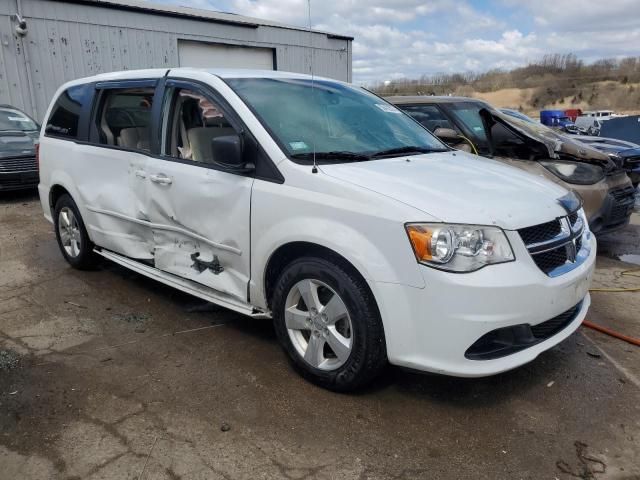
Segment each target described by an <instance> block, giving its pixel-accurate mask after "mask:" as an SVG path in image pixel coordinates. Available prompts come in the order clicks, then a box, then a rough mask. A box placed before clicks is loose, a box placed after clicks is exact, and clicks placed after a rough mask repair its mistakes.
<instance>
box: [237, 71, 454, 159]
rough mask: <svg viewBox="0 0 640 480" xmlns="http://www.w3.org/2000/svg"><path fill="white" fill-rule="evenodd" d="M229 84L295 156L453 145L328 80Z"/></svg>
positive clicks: (363, 154) (354, 155)
mask: <svg viewBox="0 0 640 480" xmlns="http://www.w3.org/2000/svg"><path fill="white" fill-rule="evenodd" d="M227 83H228V84H229V85H230V86H231V88H233V89H234V90H235V92H236V93H237V94H238V95H239V96H240V97H241V98H242V99H243V100H244V102H245V103H246V104H247V105H248V106H249V107H250V108H251V109H252V110H253V111H254V113H255V114H256V115H257V116H258V118H259V119H260V121H261V122H262V124H263V125H264V126H265V127H266V128H267V130H269V131H270V133H271V135H272V136H273V137H274V139H275V140H276V141H277V142H278V144H279V145H280V147H281V148H282V149H283V150H284V151H285V152H286V153H287V155H288V156H289V157H290V158H293V159H299V160H309V158H312V156H313V152H314V150H315V155H316V158H317V159H318V160H325V161H327V160H329V161H332V162H335V161H362V160H369V159H371V158H373V157H376V156H377V157H381V156H384V155H385V154H387V155H388V156H393V155H394V154H406V155H410V154H418V153H423V152H432V151H445V150H447V147H446V146H445V145H444V144H443V143H442V142H440V141H439V140H438V139H436V138H435V137H434V136H433V135H431V134H430V133H429V132H428V131H427V130H425V129H424V128H422V127H421V126H420V125H419V124H418V123H416V122H415V121H414V120H412V119H411V118H410V117H409V116H407V115H405V114H404V113H402V112H401V111H400V110H398V109H397V108H396V107H394V106H392V105H390V104H388V103H386V102H385V101H384V100H382V99H380V98H378V97H376V96H375V95H373V94H371V93H369V92H367V91H366V90H364V89H361V88H358V87H353V86H350V85H345V84H342V83H338V82H332V81H327V80H316V81H315V82H314V83H313V86H312V83H311V80H310V79H274V78H237V79H229V80H227Z"/></svg>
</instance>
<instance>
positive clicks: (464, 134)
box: [388, 96, 635, 234]
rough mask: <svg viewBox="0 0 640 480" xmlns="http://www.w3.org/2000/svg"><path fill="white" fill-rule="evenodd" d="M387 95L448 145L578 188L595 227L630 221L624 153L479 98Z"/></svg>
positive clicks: (596, 230) (629, 186)
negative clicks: (602, 149)
mask: <svg viewBox="0 0 640 480" xmlns="http://www.w3.org/2000/svg"><path fill="white" fill-rule="evenodd" d="M388 100H389V101H391V102H392V103H394V104H395V105H397V106H398V107H399V108H401V109H402V110H404V111H405V112H406V113H408V114H409V115H411V116H412V117H413V118H414V119H416V120H417V121H418V122H419V123H421V124H422V125H423V126H424V127H426V128H427V129H428V130H429V131H431V132H433V133H434V134H435V135H436V136H438V137H439V138H440V139H442V140H443V141H445V142H446V143H447V144H448V145H450V146H453V147H455V148H462V149H465V150H467V151H472V152H473V153H476V154H478V155H482V156H486V157H491V158H495V159H496V160H499V161H501V162H503V163H506V164H509V165H513V166H515V167H518V168H520V169H522V170H526V171H527V172H530V173H533V174H534V175H537V176H540V177H544V178H547V179H549V180H552V181H554V182H556V183H557V184H559V185H562V186H563V187H564V188H566V189H568V190H571V191H574V192H575V193H577V194H578V195H579V196H580V197H581V198H582V200H583V202H584V209H585V212H586V215H587V218H588V219H589V225H590V228H591V231H592V232H594V233H596V234H601V233H608V232H611V231H614V230H616V229H619V228H621V227H624V226H626V225H627V224H628V223H629V218H630V217H631V213H632V212H633V207H634V202H635V200H634V195H635V189H634V187H633V185H632V184H631V180H630V179H629V177H628V176H627V174H626V171H625V170H624V169H623V168H622V163H623V160H622V159H612V158H611V157H610V156H609V155H607V154H606V153H603V152H599V151H598V150H595V149H593V148H591V147H589V146H588V145H585V144H583V143H581V142H578V141H576V140H573V139H572V137H568V136H566V135H565V134H562V133H559V132H556V131H554V130H552V129H550V128H548V127H546V126H544V125H542V124H540V123H538V122H532V121H530V120H528V119H522V118H520V116H514V115H513V114H505V113H503V112H500V111H498V110H497V109H495V108H493V107H491V106H490V105H488V104H487V103H485V102H483V101H481V100H476V99H473V98H465V97H420V96H418V97H391V98H389V99H388Z"/></svg>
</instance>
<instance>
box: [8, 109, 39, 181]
mask: <svg viewBox="0 0 640 480" xmlns="http://www.w3.org/2000/svg"><path fill="white" fill-rule="evenodd" d="M39 130H40V126H39V125H38V124H37V123H36V122H35V120H33V119H32V118H31V117H29V116H28V115H27V114H26V113H24V112H23V111H21V110H18V109H17V108H14V107H12V106H10V105H0V192H2V191H7V190H23V189H29V188H32V189H35V188H36V185H38V166H37V165H36V150H35V149H36V144H37V142H38V136H39V135H40V131H39Z"/></svg>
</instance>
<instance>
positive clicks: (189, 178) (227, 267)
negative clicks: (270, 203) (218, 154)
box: [148, 158, 253, 301]
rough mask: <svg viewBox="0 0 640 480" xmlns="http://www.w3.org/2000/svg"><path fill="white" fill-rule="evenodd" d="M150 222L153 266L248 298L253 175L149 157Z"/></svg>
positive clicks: (244, 298)
mask: <svg viewBox="0 0 640 480" xmlns="http://www.w3.org/2000/svg"><path fill="white" fill-rule="evenodd" d="M149 173H150V174H151V175H157V174H159V173H160V174H162V175H164V176H166V177H169V178H170V179H171V183H170V184H160V183H153V182H151V183H149V184H148V185H149V206H148V213H149V220H150V223H151V231H152V237H153V253H154V255H153V257H154V263H155V266H156V268H158V269H161V270H164V271H166V272H169V273H172V274H175V275H179V276H181V277H184V278H187V279H189V280H192V281H194V282H198V283H200V284H202V285H206V286H208V287H211V288H213V289H215V290H217V291H219V292H223V293H226V294H228V295H232V296H234V297H236V298H239V299H242V300H245V301H246V299H247V284H248V282H249V255H250V251H249V247H250V230H249V216H250V204H251V186H252V183H253V179H252V178H248V177H243V176H239V175H232V174H229V173H226V172H221V171H218V170H214V169H210V168H206V167H203V166H199V165H197V164H185V163H180V162H173V161H169V160H163V159H158V158H150V159H149Z"/></svg>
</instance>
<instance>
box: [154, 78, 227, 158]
mask: <svg viewBox="0 0 640 480" xmlns="http://www.w3.org/2000/svg"><path fill="white" fill-rule="evenodd" d="M166 99H167V100H166V101H167V103H166V105H167V107H170V108H167V109H166V112H165V113H166V114H165V116H164V117H165V120H164V125H163V132H164V139H165V141H164V145H165V154H166V155H170V156H172V157H175V158H180V159H182V160H190V161H193V162H198V163H216V162H217V163H225V159H224V158H213V151H212V148H211V141H212V140H213V139H214V138H217V137H225V136H229V135H235V134H236V131H235V130H234V128H233V127H232V126H231V124H230V123H229V122H228V120H227V119H226V117H225V115H224V113H223V111H222V109H221V108H220V106H219V105H218V104H217V103H216V102H214V101H212V100H211V99H209V98H208V97H205V96H204V95H202V94H200V93H198V92H195V91H193V90H189V89H185V88H181V89H179V88H170V89H168V94H167V97H166Z"/></svg>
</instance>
